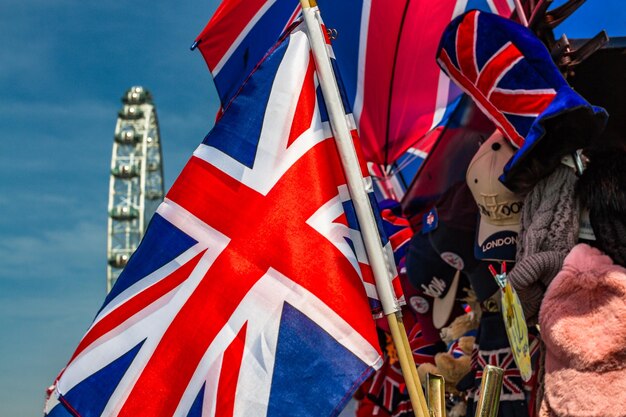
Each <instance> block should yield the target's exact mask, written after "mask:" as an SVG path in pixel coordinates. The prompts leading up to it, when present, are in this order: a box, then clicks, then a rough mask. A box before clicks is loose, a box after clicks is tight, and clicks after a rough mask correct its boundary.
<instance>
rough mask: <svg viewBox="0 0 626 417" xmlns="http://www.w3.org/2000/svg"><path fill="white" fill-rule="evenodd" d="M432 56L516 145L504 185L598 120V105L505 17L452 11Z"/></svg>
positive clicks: (584, 138)
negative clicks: (435, 54)
mask: <svg viewBox="0 0 626 417" xmlns="http://www.w3.org/2000/svg"><path fill="white" fill-rule="evenodd" d="M437 62H438V63H439V66H440V67H441V68H442V69H443V71H445V73H446V74H447V75H448V76H449V77H450V78H451V79H452V80H453V81H454V82H455V83H456V84H457V85H458V86H459V87H460V88H461V89H462V90H463V91H464V92H465V93H467V94H468V95H470V96H471V97H472V99H473V100H474V102H475V103H476V104H477V106H478V107H480V109H481V110H482V111H483V112H484V113H485V115H486V116H487V117H489V118H490V119H491V121H492V122H493V123H494V124H495V125H496V126H497V127H498V129H499V130H500V131H501V132H502V133H503V134H504V136H505V137H506V138H507V139H508V140H509V141H510V142H511V144H512V145H513V146H515V147H516V148H518V150H517V151H516V153H515V154H514V155H513V157H512V158H511V159H510V160H509V162H508V163H507V164H506V165H505V167H504V173H503V174H502V176H501V177H500V181H502V182H503V183H504V184H505V185H506V186H507V187H508V188H510V189H511V190H514V191H525V189H528V188H529V187H530V186H532V185H534V183H536V181H538V180H539V179H541V177H543V176H546V175H548V174H549V173H550V172H551V171H552V170H553V169H554V168H555V167H556V166H557V164H559V163H560V161H561V158H562V157H563V156H565V155H569V154H571V153H572V152H574V151H575V150H576V149H580V148H584V147H586V146H588V145H589V144H590V143H591V142H592V141H593V140H594V139H595V138H596V137H597V136H599V135H600V133H602V130H603V129H604V126H605V125H606V119H607V117H608V115H607V113H606V111H605V110H604V109H602V108H600V107H595V106H592V105H590V104H589V103H588V102H587V101H585V99H583V98H582V97H581V96H580V95H578V94H577V93H576V92H574V90H572V89H571V88H570V86H569V85H568V84H567V82H566V81H565V79H564V78H563V76H562V75H561V73H560V72H559V70H558V68H557V67H556V65H555V64H554V62H553V61H552V58H551V57H550V53H549V52H548V50H547V49H546V48H545V46H544V45H543V44H542V43H541V41H540V40H539V39H538V38H537V37H536V36H535V35H534V34H533V33H532V32H531V31H530V30H528V29H527V28H525V27H524V26H521V25H519V24H517V23H515V22H513V21H511V20H509V19H506V18H503V17H500V16H497V15H494V14H490V13H485V12H479V11H478V10H470V11H469V12H466V13H465V14H463V15H461V16H458V17H457V18H456V19H454V20H453V21H452V22H450V24H449V25H448V27H447V28H446V29H445V31H444V33H443V35H442V37H441V41H440V43H439V48H438V50H437ZM535 162H536V163H535Z"/></svg>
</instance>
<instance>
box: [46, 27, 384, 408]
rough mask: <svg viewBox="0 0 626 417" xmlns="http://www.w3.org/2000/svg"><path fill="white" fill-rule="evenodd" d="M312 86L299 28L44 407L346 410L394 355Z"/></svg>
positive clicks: (150, 234)
mask: <svg viewBox="0 0 626 417" xmlns="http://www.w3.org/2000/svg"><path fill="white" fill-rule="evenodd" d="M316 90H317V77H316V72H315V66H314V63H313V59H312V55H311V51H310V46H309V43H308V39H307V37H306V36H305V34H304V33H303V32H302V31H300V30H296V31H295V32H293V33H292V34H291V35H290V36H288V37H287V38H286V39H285V40H284V42H282V43H280V45H278V46H277V47H276V48H275V49H274V51H273V52H272V54H271V55H269V56H268V57H267V58H266V59H265V60H264V61H263V63H262V64H261V65H260V66H259V67H258V68H257V69H256V70H255V71H254V72H253V74H252V75H251V77H250V78H249V79H248V81H247V82H246V83H245V84H244V85H243V87H242V88H241V91H240V92H239V94H238V95H237V96H236V97H235V98H234V100H232V101H231V102H230V105H229V106H227V107H226V108H225V111H224V113H223V115H222V117H221V119H220V121H219V122H218V123H217V124H216V126H215V127H214V129H213V130H212V131H211V132H210V133H209V134H208V135H207V136H206V137H205V139H204V141H203V142H202V144H201V145H200V146H199V147H198V148H197V150H196V151H195V152H194V154H193V156H192V157H191V159H190V160H189V162H188V163H187V165H186V166H185V168H184V169H183V171H182V173H181V174H180V176H179V177H178V179H177V180H176V182H175V183H174V185H173V186H172V188H171V190H170V191H169V192H168V194H167V196H166V198H165V201H164V202H163V203H162V204H161V206H160V207H159V208H158V210H157V213H156V214H155V216H154V217H153V219H152V221H151V223H150V225H149V227H148V229H147V231H146V235H145V237H144V239H143V241H142V243H141V244H140V246H139V248H138V249H137V251H136V253H135V254H134V255H133V256H132V258H131V260H130V261H129V263H128V265H127V267H126V268H125V269H124V271H123V273H122V274H121V275H120V277H119V279H118V281H117V282H116V284H115V286H114V287H113V289H112V290H111V292H110V293H109V295H108V296H107V298H106V300H105V302H104V305H103V306H102V308H101V310H100V311H99V312H98V314H97V316H96V318H95V320H94V322H93V324H92V325H91V327H90V328H89V330H88V331H87V333H86V334H85V336H84V337H83V339H82V340H81V342H80V343H79V345H78V348H77V349H76V352H75V353H74V355H73V356H72V358H71V360H70V362H69V364H68V365H67V367H66V368H65V369H64V370H63V371H62V373H61V375H60V376H59V378H58V380H57V382H56V387H55V389H54V392H53V394H52V398H51V399H50V400H49V401H48V404H47V407H46V410H47V415H48V416H54V417H59V416H63V417H66V416H74V417H76V416H80V417H88V416H89V417H91V416H120V417H121V416H182V417H199V416H219V417H223V416H228V417H231V416H240V415H254V416H287V415H288V416H334V415H337V414H339V412H340V411H341V409H342V407H343V405H345V403H346V402H347V401H348V400H349V398H350V396H351V395H352V393H353V392H354V390H355V389H356V388H357V387H358V386H359V384H360V383H361V382H362V381H363V380H364V379H365V378H367V377H368V376H369V375H370V374H371V373H372V372H373V370H374V369H377V368H378V367H380V366H381V365H382V359H381V351H380V347H379V346H378V338H377V333H376V330H375V326H374V321H373V320H372V317H371V312H370V305H369V303H368V297H367V296H366V291H368V292H369V289H366V290H364V282H363V281H364V280H367V279H368V278H367V275H368V273H366V272H364V271H367V269H368V261H367V257H366V256H365V252H364V251H363V249H362V248H363V243H362V240H361V236H360V233H359V231H358V230H357V229H355V228H354V227H353V226H352V225H351V221H350V219H351V218H353V209H352V205H351V201H350V196H349V195H348V192H347V187H346V181H345V177H344V175H343V171H342V169H341V165H340V162H339V158H338V154H337V150H336V145H335V142H334V140H333V138H332V134H331V129H330V126H329V125H328V123H327V122H325V121H324V120H323V119H322V117H321V113H322V111H321V107H323V103H322V102H321V101H320V96H319V95H318V94H317V93H316ZM366 286H367V283H366ZM370 296H372V297H374V296H375V293H371V294H370Z"/></svg>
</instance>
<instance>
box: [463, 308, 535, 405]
mask: <svg viewBox="0 0 626 417" xmlns="http://www.w3.org/2000/svg"><path fill="white" fill-rule="evenodd" d="M488 322H489V324H487V325H488V326H492V327H494V325H496V322H497V325H496V326H497V328H496V329H489V330H490V335H491V336H493V335H496V336H495V337H494V338H493V340H490V341H489V342H490V344H489V345H490V346H489V347H495V346H493V345H497V344H499V345H500V346H502V347H500V348H497V349H492V350H488V349H489V348H485V349H482V348H481V347H480V346H478V345H475V346H474V350H473V352H472V369H473V370H474V371H475V374H474V378H475V382H474V389H473V390H471V391H470V393H469V394H470V395H469V398H473V399H474V403H475V402H477V401H478V398H479V397H480V384H481V379H482V377H483V370H484V369H485V366H487V365H493V366H497V367H499V368H502V369H503V370H504V377H503V379H502V392H501V394H500V401H502V402H506V401H526V398H527V396H528V395H532V394H533V392H534V390H535V389H536V387H535V385H536V379H537V373H536V363H537V359H538V356H539V339H537V338H536V337H535V336H533V335H529V351H530V356H531V363H532V364H533V375H532V377H531V379H530V380H529V381H528V382H524V381H523V380H522V376H521V374H520V371H519V369H518V368H517V365H516V364H515V359H514V357H513V353H512V351H511V347H510V346H509V345H508V340H507V339H506V336H504V334H503V332H504V324H503V322H501V319H500V317H490V318H489V320H488ZM481 325H484V323H481ZM499 336H504V337H499ZM499 342H500V343H499Z"/></svg>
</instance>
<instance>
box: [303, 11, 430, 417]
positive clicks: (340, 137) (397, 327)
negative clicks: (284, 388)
mask: <svg viewBox="0 0 626 417" xmlns="http://www.w3.org/2000/svg"><path fill="white" fill-rule="evenodd" d="M300 3H301V4H302V14H303V16H304V22H305V25H306V29H307V34H308V37H309V41H310V43H311V49H312V52H313V58H314V60H315V66H316V69H317V73H318V77H319V82H320V86H321V87H322V94H323V96H324V102H325V104H326V108H327V110H328V116H329V119H330V125H331V128H332V130H333V133H334V136H335V140H336V143H337V148H338V151H339V156H340V159H341V162H342V165H343V170H344V173H345V175H346V179H347V185H348V189H349V190H350V195H351V197H352V201H353V203H354V208H355V211H356V215H357V218H358V221H359V226H360V227H361V233H362V235H363V241H364V244H365V249H366V251H367V256H368V258H369V261H370V265H371V267H372V272H373V274H374V279H375V282H376V289H377V291H378V296H379V298H380V301H381V304H382V308H383V313H384V314H385V316H386V317H387V320H388V322H389V328H390V330H391V337H392V339H393V342H394V345H395V347H396V351H397V352H398V359H399V361H400V367H401V369H402V374H403V375H404V379H405V382H406V386H407V390H408V392H409V397H410V399H411V404H412V405H413V412H414V413H415V415H416V416H417V417H428V415H429V413H428V408H427V406H426V399H425V397H424V391H423V390H422V387H421V385H420V382H419V378H417V371H416V367H415V361H414V360H413V354H412V352H411V350H410V349H409V350H408V351H407V346H409V342H408V338H407V335H406V331H404V326H403V325H402V318H401V313H400V305H399V304H398V301H397V299H396V296H395V293H394V291H393V288H392V285H391V277H392V274H391V273H390V269H389V268H390V266H393V261H392V260H390V259H387V258H388V256H387V255H386V254H385V251H384V250H383V247H382V245H381V240H380V235H379V233H378V228H377V226H376V220H375V217H374V212H373V211H372V207H371V205H370V200H369V197H368V193H367V190H372V182H371V180H367V181H366V180H365V179H364V178H363V175H362V173H361V166H360V164H359V160H358V157H357V153H356V149H355V147H354V143H353V142H352V135H351V133H350V128H349V126H348V122H347V120H346V113H345V110H344V108H343V103H342V101H341V95H340V94H339V88H338V86H337V80H336V78H335V74H334V72H333V69H332V66H331V63H330V57H329V56H328V53H327V50H326V43H325V39H324V35H323V33H322V27H321V22H319V21H318V19H317V17H316V12H317V3H316V1H315V0H300ZM393 267H394V268H395V266H393Z"/></svg>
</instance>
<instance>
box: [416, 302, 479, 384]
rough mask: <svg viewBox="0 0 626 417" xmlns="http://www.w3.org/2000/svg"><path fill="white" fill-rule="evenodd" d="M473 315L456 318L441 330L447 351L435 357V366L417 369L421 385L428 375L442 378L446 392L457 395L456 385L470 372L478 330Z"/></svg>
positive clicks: (423, 365) (425, 364)
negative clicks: (476, 331) (436, 375)
mask: <svg viewBox="0 0 626 417" xmlns="http://www.w3.org/2000/svg"><path fill="white" fill-rule="evenodd" d="M478 321H479V320H478V319H477V318H476V315H475V314H470V313H468V314H464V315H462V316H459V317H457V318H456V319H454V321H453V322H452V323H451V324H450V326H448V327H444V328H443V329H441V339H442V340H443V341H444V342H446V343H447V344H448V351H447V352H441V353H437V354H436V355H435V365H433V364H431V363H423V364H421V365H419V367H418V368H417V372H418V374H419V377H420V381H421V382H422V385H424V384H425V383H426V375H427V374H428V373H432V374H438V375H441V376H443V378H444V379H445V381H446V391H447V392H450V393H454V394H458V393H459V391H458V390H457V389H456V385H457V383H458V382H459V381H460V380H461V379H462V378H463V377H464V376H465V375H466V374H467V373H468V372H469V371H470V369H471V356H472V349H473V347H474V341H475V340H476V337H475V335H474V334H475V330H476V329H477V328H478Z"/></svg>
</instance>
